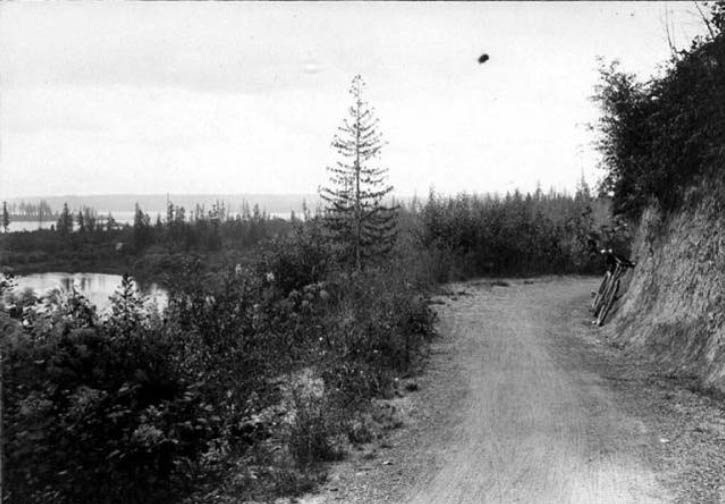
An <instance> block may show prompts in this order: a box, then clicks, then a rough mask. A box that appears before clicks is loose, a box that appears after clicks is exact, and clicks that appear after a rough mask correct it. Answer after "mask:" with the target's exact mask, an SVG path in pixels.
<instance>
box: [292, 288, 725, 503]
mask: <svg viewBox="0 0 725 504" xmlns="http://www.w3.org/2000/svg"><path fill="white" fill-rule="evenodd" d="M596 285H597V280H596V279H588V278H548V279H537V280H535V281H521V280H516V281H510V282H508V285H506V286H496V285H492V284H491V283H490V282H473V283H470V282H469V283H466V284H458V285H453V286H450V287H449V293H448V295H446V296H441V297H440V298H439V301H438V302H439V303H441V304H439V305H438V306H437V309H438V313H439V316H440V323H439V332H440V335H441V336H440V338H439V339H438V340H437V341H436V342H435V343H434V345H433V349H432V355H431V357H430V359H429V363H428V366H427V368H426V371H425V372H424V373H423V374H422V375H421V376H419V377H418V382H419V385H420V388H419V390H418V391H416V392H413V393H411V394H409V395H408V396H406V397H403V398H400V400H401V401H403V402H402V404H403V406H404V409H406V408H407V409H409V410H410V411H412V413H411V414H410V415H409V418H407V420H406V422H405V424H406V425H405V428H403V429H400V430H398V431H393V432H391V433H390V434H389V436H388V437H387V439H386V440H385V441H384V442H381V443H380V444H379V445H377V446H372V447H369V448H366V449H365V450H363V451H361V452H360V453H357V454H355V453H353V454H352V455H351V459H350V460H348V461H347V462H345V463H343V464H341V465H338V466H337V467H336V468H335V469H333V471H332V473H331V476H330V479H329V481H328V483H327V484H326V486H325V487H324V488H323V489H322V493H320V494H318V495H317V496H316V497H314V498H311V499H308V500H303V502H309V503H315V504H317V503H329V502H349V503H377V502H395V503H407V504H428V503H430V504H449V503H450V504H454V503H455V504H465V503H471V504H472V503H476V504H479V503H517V502H520V503H537V504H538V503H557V504H560V503H576V504H586V503H607V504H617V503H648V502H677V503H685V502H686V503H693V502H703V503H705V502H707V503H717V502H725V499H723V497H725V481H723V470H722V468H723V467H724V466H725V460H724V459H723V455H722V453H723V450H722V449H721V447H723V446H725V444H723V443H725V423H722V422H723V421H724V420H725V419H723V415H722V411H721V410H720V407H719V405H718V404H717V403H715V402H711V400H710V398H708V397H704V396H700V395H699V394H695V393H692V392H691V391H690V390H689V389H687V388H686V387H685V386H683V384H682V383H681V382H680V381H678V380H676V379H673V378H671V373H669V372H665V371H661V370H659V369H658V368H653V367H652V366H651V364H650V363H648V361H646V360H645V359H643V358H641V357H637V356H636V355H633V354H632V355H630V354H628V353H627V352H622V351H620V350H617V349H616V348H613V347H611V346H610V345H609V344H608V343H607V341H608V339H607V331H610V330H611V327H605V328H603V329H596V328H592V327H591V325H590V324H589V314H588V311H587V304H588V300H589V299H590V298H589V292H590V291H591V290H592V289H594V288H596ZM405 401H409V402H410V403H411V404H409V406H410V407H409V408H408V407H407V406H405V404H406V403H405ZM718 422H720V423H718ZM702 425H706V427H705V428H703V427H702Z"/></svg>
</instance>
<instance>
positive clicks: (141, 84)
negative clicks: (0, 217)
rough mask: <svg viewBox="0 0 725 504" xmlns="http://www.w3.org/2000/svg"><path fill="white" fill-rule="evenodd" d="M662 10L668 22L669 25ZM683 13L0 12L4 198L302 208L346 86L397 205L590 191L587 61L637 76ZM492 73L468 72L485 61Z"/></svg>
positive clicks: (163, 7)
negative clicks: (168, 196)
mask: <svg viewBox="0 0 725 504" xmlns="http://www.w3.org/2000/svg"><path fill="white" fill-rule="evenodd" d="M666 11H669V12H667V14H666ZM695 13H696V11H695V9H694V7H693V5H692V4H691V3H675V4H661V3H614V2H611V3H609V2H601V3H582V2H571V3H531V4H530V3H499V2H496V3H455V4H454V3H369V2H363V3H282V4H277V3H264V2H262V3H257V2H252V3H200V2H190V3H85V2H74V3H45V2H44V3H16V2H10V3H8V2H4V3H2V4H0V48H1V49H0V92H1V95H0V197H16V196H23V195H54V194H104V193H165V192H171V193H237V192H247V193H249V192H254V193H291V192H295V193H299V192H305V193H309V192H315V191H316V189H317V187H318V185H320V184H324V183H325V181H326V179H327V175H326V173H325V166H326V165H329V164H331V163H332V162H334V160H335V157H334V151H333V150H332V149H331V148H330V141H331V139H332V136H333V134H334V133H335V130H336V128H337V126H338V124H339V123H340V121H341V120H342V118H343V117H344V115H345V111H346V107H347V106H348V104H349V95H348V93H347V90H348V88H349V84H350V81H351V79H352V77H353V76H354V75H355V74H357V73H360V74H362V76H363V77H364V79H365V80H366V81H367V91H368V94H367V97H368V100H369V101H370V102H371V104H372V105H373V106H375V108H376V110H377V113H378V116H379V118H380V125H381V130H382V132H383V134H384V136H385V138H386V140H387V141H388V142H389V145H388V146H387V147H386V149H385V150H384V151H383V153H382V157H381V162H382V164H383V165H384V166H386V167H388V168H389V169H390V182H391V183H393V184H394V185H395V187H396V192H397V193H398V194H401V195H411V194H413V193H414V192H417V193H418V194H420V195H423V194H426V193H427V191H428V188H429V187H431V186H433V187H435V188H436V190H438V191H440V192H446V193H455V192H459V191H468V192H487V191H499V192H505V191H506V190H512V189H514V188H516V187H518V188H521V189H523V190H531V189H533V188H534V187H535V185H536V183H537V182H540V183H541V184H542V185H543V186H544V187H545V188H548V187H550V186H554V187H556V188H559V189H572V188H574V186H575V184H576V182H577V179H578V178H579V177H580V174H582V173H583V174H584V176H585V177H586V178H587V179H588V180H589V181H590V182H594V181H595V180H596V179H597V178H598V177H599V176H601V173H600V172H599V171H597V170H596V169H595V166H596V162H597V156H596V154H595V153H594V151H593V149H592V147H591V145H590V144H591V142H592V140H594V136H593V133H591V132H588V131H587V129H586V126H585V125H586V124H587V123H589V122H593V121H595V120H596V116H597V115H596V114H597V110H596V107H595V105H594V104H593V103H591V101H590V100H589V97H590V96H591V95H592V93H593V87H594V85H595V84H596V82H597V71H596V69H597V61H596V57H597V56H602V57H604V58H605V59H607V60H611V59H615V58H616V59H619V60H621V62H622V65H623V67H624V68H625V69H627V70H631V71H635V72H637V73H638V74H640V75H642V76H644V77H646V76H648V75H651V74H652V73H653V72H655V71H656V68H657V65H658V63H660V62H663V61H664V60H666V59H667V57H668V54H669V48H668V45H667V38H666V30H665V22H666V20H669V22H670V23H671V25H672V30H671V31H672V33H673V34H674V37H675V40H676V43H677V45H678V46H679V47H686V46H687V45H689V40H691V38H692V37H693V36H694V35H696V34H698V33H702V32H704V26H703V25H702V22H701V21H700V20H699V19H698V18H697V17H696V15H695ZM483 52H485V53H488V54H489V55H490V60H489V61H488V62H486V63H485V64H483V65H479V64H478V63H477V58H478V57H479V55H480V54H481V53H483Z"/></svg>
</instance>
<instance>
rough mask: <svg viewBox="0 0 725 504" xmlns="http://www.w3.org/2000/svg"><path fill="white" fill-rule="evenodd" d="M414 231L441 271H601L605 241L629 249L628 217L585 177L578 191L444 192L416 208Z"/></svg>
mask: <svg viewBox="0 0 725 504" xmlns="http://www.w3.org/2000/svg"><path fill="white" fill-rule="evenodd" d="M413 210H414V214H413V221H412V224H411V226H412V231H413V233H414V235H415V237H416V241H417V243H418V245H419V246H422V247H423V248H424V249H425V250H427V251H428V253H429V254H430V255H431V258H432V261H433V264H434V265H435V267H436V268H437V270H438V271H437V273H436V277H437V278H438V279H439V280H441V281H445V280H448V279H451V278H470V277H475V276H487V275H494V276H499V275H536V274H552V273H554V274H563V273H594V272H599V271H600V270H601V267H602V265H601V258H600V257H599V255H598V254H597V251H598V249H599V248H600V247H603V246H607V247H610V246H611V247H613V248H616V249H617V250H618V251H619V252H620V253H623V254H627V253H628V252H629V238H630V232H629V227H628V225H627V224H626V222H623V221H612V220H611V219H610V216H609V201H608V200H607V199H606V198H604V199H603V198H596V197H594V196H592V194H591V191H590V189H589V187H588V186H587V184H586V183H585V182H584V181H582V182H581V183H580V185H579V187H578V188H577V190H576V193H575V194H574V195H571V194H562V193H558V192H555V191H553V190H552V191H550V192H548V193H544V192H543V191H541V190H540V189H537V190H536V191H535V192H534V193H527V194H522V193H520V192H519V191H514V192H513V193H507V194H506V195H505V196H503V197H501V196H498V195H482V196H479V195H469V194H459V195H458V196H456V197H445V196H439V195H437V194H435V193H434V192H433V191H431V193H430V196H429V199H428V202H427V203H426V204H425V205H421V206H419V207H418V208H417V209H416V208H414V209H413Z"/></svg>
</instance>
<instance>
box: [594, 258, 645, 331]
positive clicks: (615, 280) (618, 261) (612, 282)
mask: <svg viewBox="0 0 725 504" xmlns="http://www.w3.org/2000/svg"><path fill="white" fill-rule="evenodd" d="M608 260H613V261H614V262H615V267H614V271H610V270H607V272H606V273H605V275H604V278H603V279H602V283H601V285H600V286H599V290H598V291H597V293H596V295H595V296H594V300H593V301H592V312H593V313H594V316H595V317H596V319H595V320H594V322H593V323H595V324H597V325H598V326H602V325H603V324H604V321H605V320H606V318H607V315H609V312H610V311H611V310H612V306H614V301H616V300H617V294H618V293H619V285H620V281H621V278H622V276H623V275H624V273H625V272H626V271H627V269H629V268H634V266H635V263H633V262H631V261H628V260H627V259H624V258H622V257H619V256H617V255H615V254H612V253H611V251H610V252H608Z"/></svg>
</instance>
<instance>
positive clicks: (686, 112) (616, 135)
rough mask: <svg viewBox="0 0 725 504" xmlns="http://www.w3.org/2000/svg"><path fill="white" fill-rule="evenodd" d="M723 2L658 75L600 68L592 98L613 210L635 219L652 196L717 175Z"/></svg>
mask: <svg viewBox="0 0 725 504" xmlns="http://www.w3.org/2000/svg"><path fill="white" fill-rule="evenodd" d="M723 12H724V9H723V4H722V3H715V4H714V5H713V6H712V13H711V20H710V21H708V27H709V29H710V35H709V36H707V37H698V38H697V39H695V40H694V41H693V43H692V45H691V47H690V48H689V49H688V50H683V51H679V52H677V53H675V54H673V57H672V59H671V61H670V62H669V65H668V66H667V67H666V68H665V70H664V72H663V74H662V75H661V76H659V77H656V78H653V79H652V80H650V81H649V82H646V83H643V82H640V81H638V80H637V78H636V76H634V75H632V74H628V73H625V72H623V71H621V70H620V69H619V67H618V65H617V63H616V62H615V63H612V64H610V65H608V66H602V67H601V68H600V74H601V84H600V85H599V86H598V88H597V90H596V95H595V97H594V99H595V101H597V102H598V103H599V105H600V107H601V110H602V113H603V115H602V118H601V120H600V122H599V130H600V132H601V139H600V141H599V150H600V151H601V153H602V155H603V164H604V167H605V168H606V169H607V175H606V177H605V178H604V181H603V183H602V187H601V188H602V191H603V192H605V193H607V194H609V195H611V196H612V197H613V211H614V212H615V213H616V214H621V215H623V216H625V217H627V218H630V219H637V218H638V217H639V216H640V215H641V213H642V211H643V210H644V208H645V207H646V206H647V205H649V204H651V203H656V204H657V205H659V206H660V208H662V209H663V210H665V211H666V212H668V211H671V210H674V209H675V208H677V207H678V206H679V205H681V204H682V203H683V202H684V199H685V194H686V192H687V189H688V188H690V187H693V186H696V185H698V182H699V180H700V179H701V178H702V177H711V176H722V173H723V172H722V159H723V157H724V155H725V151H723V139H724V138H725V130H723V125H724V124H725V108H724V107H723V103H725V37H724V36H723V33H722V28H723V21H722V20H723Z"/></svg>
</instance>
